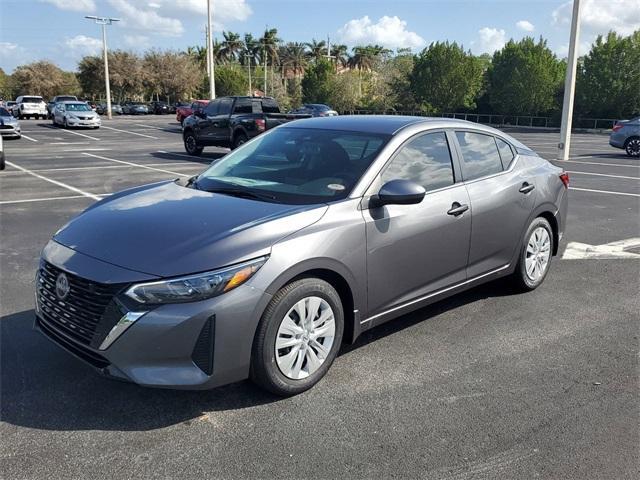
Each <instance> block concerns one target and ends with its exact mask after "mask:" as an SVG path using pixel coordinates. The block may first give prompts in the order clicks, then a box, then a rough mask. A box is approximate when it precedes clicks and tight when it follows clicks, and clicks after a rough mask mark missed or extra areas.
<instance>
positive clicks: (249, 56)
mask: <svg viewBox="0 0 640 480" xmlns="http://www.w3.org/2000/svg"><path fill="white" fill-rule="evenodd" d="M244 58H246V59H247V60H248V61H249V65H248V66H249V95H250V96H252V97H253V87H252V86H251V54H249V53H245V54H244Z"/></svg>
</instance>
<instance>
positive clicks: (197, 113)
mask: <svg viewBox="0 0 640 480" xmlns="http://www.w3.org/2000/svg"><path fill="white" fill-rule="evenodd" d="M193 116H194V117H197V118H207V116H206V115H205V114H204V110H199V109H198V110H194V111H193Z"/></svg>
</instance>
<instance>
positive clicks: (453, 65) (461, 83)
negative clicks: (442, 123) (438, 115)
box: [410, 42, 482, 112]
mask: <svg viewBox="0 0 640 480" xmlns="http://www.w3.org/2000/svg"><path fill="white" fill-rule="evenodd" d="M410 84H411V90H412V91H413V93H414V95H415V98H416V100H417V101H418V102H419V103H421V104H423V105H424V106H425V108H426V109H427V110H429V111H436V112H446V111H455V110H459V109H472V108H474V107H475V100H476V96H477V95H478V92H479V91H480V87H481V86H482V65H481V63H480V62H479V61H478V59H477V58H476V57H474V56H473V55H472V54H471V53H470V52H465V51H464V49H463V48H462V46H460V45H458V44H457V43H455V42H453V43H449V42H436V43H432V44H431V45H429V46H428V47H427V48H425V49H424V50H423V51H422V52H421V53H420V55H418V56H417V57H416V59H415V64H414V67H413V72H412V74H411V80H410Z"/></svg>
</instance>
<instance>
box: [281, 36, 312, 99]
mask: <svg viewBox="0 0 640 480" xmlns="http://www.w3.org/2000/svg"><path fill="white" fill-rule="evenodd" d="M281 60H282V67H283V71H284V72H285V76H286V73H288V72H292V73H293V75H294V76H295V77H296V79H297V82H296V88H300V82H301V80H302V75H303V74H304V70H305V68H306V66H307V65H308V64H309V56H308V53H307V49H306V45H305V44H304V43H298V42H289V43H287V44H286V45H285V46H284V47H283V48H282V57H281Z"/></svg>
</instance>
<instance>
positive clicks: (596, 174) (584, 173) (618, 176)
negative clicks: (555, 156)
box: [567, 170, 640, 180]
mask: <svg viewBox="0 0 640 480" xmlns="http://www.w3.org/2000/svg"><path fill="white" fill-rule="evenodd" d="M567 173H570V174H572V175H573V174H575V175H594V176H596V177H611V178H626V179H629V180H640V177H627V176H625V175H608V174H606V173H592V172H576V171H573V170H567Z"/></svg>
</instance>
